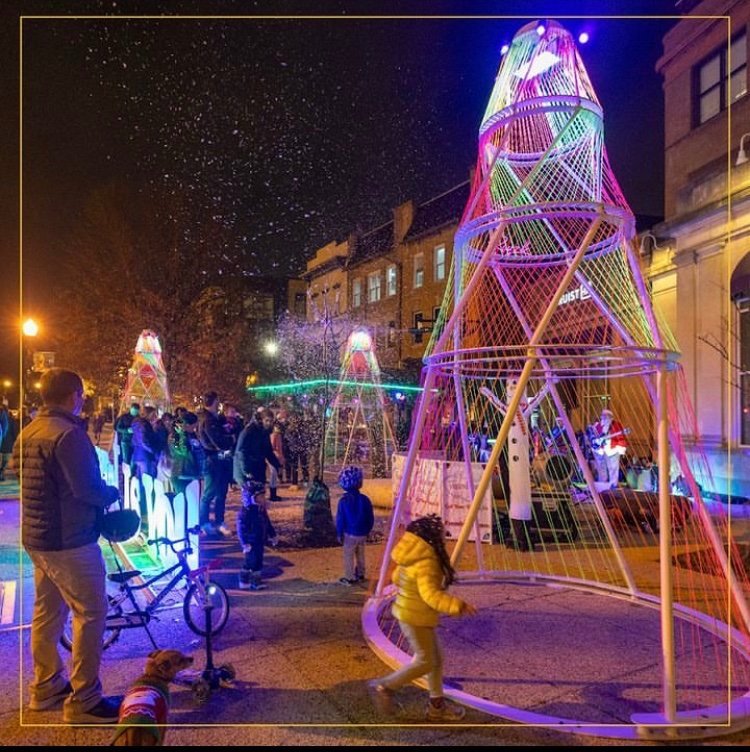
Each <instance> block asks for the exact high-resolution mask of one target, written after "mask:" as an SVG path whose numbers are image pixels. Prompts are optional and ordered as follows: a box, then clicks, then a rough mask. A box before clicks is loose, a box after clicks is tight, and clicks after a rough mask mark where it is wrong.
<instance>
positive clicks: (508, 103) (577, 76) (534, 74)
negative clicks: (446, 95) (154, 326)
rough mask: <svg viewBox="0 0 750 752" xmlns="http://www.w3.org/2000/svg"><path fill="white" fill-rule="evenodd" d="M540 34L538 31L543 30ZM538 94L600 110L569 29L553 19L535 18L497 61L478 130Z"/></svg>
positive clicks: (488, 125) (483, 131) (484, 129)
mask: <svg viewBox="0 0 750 752" xmlns="http://www.w3.org/2000/svg"><path fill="white" fill-rule="evenodd" d="M542 30H543V32H542V33H540V31H542ZM540 97H554V98H555V99H560V100H561V101H562V100H563V99H564V98H565V97H575V98H577V99H580V100H587V101H588V102H590V103H591V104H592V105H594V107H595V108H596V110H598V111H599V112H601V106H600V104H599V100H598V99H597V96H596V92H595V91H594V87H593V86H592V85H591V81H590V80H589V77H588V73H587V72H586V68H585V66H584V65H583V62H582V60H581V58H580V56H579V55H578V50H577V49H576V45H575V42H574V40H573V37H572V35H571V34H570V32H569V31H567V30H566V29H564V28H563V27H562V26H560V24H558V23H556V22H555V21H534V22H532V23H529V24H527V25H526V26H524V27H523V28H521V29H520V30H519V31H518V32H517V33H516V35H515V36H514V37H513V42H512V44H511V45H510V48H509V50H508V52H507V53H506V54H505V56H504V57H503V59H502V62H501V63H500V68H499V70H498V73H497V77H496V78H495V85H494V87H493V89H492V94H491V95H490V99H489V102H488V104H487V109H486V111H485V113H484V118H483V119H482V126H481V128H480V133H485V132H486V131H488V130H491V129H492V126H493V123H494V122H495V121H496V120H497V119H498V115H499V114H500V113H503V111H504V110H506V109H507V108H509V107H510V108H512V109H518V108H519V107H520V106H522V105H523V103H524V102H528V101H529V100H534V99H538V98H540Z"/></svg>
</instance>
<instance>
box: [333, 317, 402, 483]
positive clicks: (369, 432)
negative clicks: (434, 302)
mask: <svg viewBox="0 0 750 752" xmlns="http://www.w3.org/2000/svg"><path fill="white" fill-rule="evenodd" d="M393 450H394V438H393V428H392V425H391V417H390V412H389V401H388V399H387V397H386V396H385V392H384V391H383V387H382V383H381V380H380V366H379V365H378V359H377V357H376V355H375V347H374V344H373V341H372V337H371V335H370V333H369V332H368V331H367V330H366V329H355V330H354V331H353V332H352V333H351V334H350V335H349V339H348V340H347V343H346V348H345V350H344V359H343V362H342V364H341V374H340V377H339V384H338V386H337V388H336V393H335V395H334V397H333V400H332V402H331V414H330V416H329V419H328V423H327V426H326V434H325V458H326V466H327V470H328V471H329V472H332V473H336V472H338V470H340V469H341V468H342V467H344V466H345V465H350V464H357V465H361V466H362V467H363V469H364V470H365V475H366V476H370V477H386V476H387V475H389V474H390V468H391V455H392V454H393Z"/></svg>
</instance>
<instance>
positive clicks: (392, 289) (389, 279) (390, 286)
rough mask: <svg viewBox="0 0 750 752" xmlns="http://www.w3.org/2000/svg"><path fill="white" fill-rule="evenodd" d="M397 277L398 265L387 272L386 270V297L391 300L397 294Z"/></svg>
mask: <svg viewBox="0 0 750 752" xmlns="http://www.w3.org/2000/svg"><path fill="white" fill-rule="evenodd" d="M397 279H398V278H397V276H396V264H391V265H390V266H389V267H388V268H387V269H386V270H385V290H386V293H385V294H386V295H387V296H388V297H389V298H390V297H391V295H395V294H396V284H397Z"/></svg>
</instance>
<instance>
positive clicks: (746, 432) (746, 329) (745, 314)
mask: <svg viewBox="0 0 750 752" xmlns="http://www.w3.org/2000/svg"><path fill="white" fill-rule="evenodd" d="M737 307H738V310H739V318H740V326H739V335H740V390H741V397H740V410H741V411H742V412H741V414H740V444H742V445H744V446H750V298H745V299H744V300H741V301H739V302H738V304H737Z"/></svg>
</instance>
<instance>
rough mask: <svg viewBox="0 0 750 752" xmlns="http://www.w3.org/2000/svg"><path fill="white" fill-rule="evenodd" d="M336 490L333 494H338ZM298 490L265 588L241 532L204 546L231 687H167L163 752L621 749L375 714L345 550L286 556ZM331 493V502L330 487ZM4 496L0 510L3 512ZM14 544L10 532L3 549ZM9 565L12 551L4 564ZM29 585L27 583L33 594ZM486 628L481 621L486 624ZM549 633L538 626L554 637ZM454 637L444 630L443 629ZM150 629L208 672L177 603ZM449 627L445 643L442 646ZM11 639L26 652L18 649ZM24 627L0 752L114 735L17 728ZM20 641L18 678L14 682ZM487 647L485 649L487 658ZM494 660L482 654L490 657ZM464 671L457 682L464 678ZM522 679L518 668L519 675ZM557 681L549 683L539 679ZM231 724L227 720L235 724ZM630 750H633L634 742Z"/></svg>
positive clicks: (274, 508) (125, 653)
mask: <svg viewBox="0 0 750 752" xmlns="http://www.w3.org/2000/svg"><path fill="white" fill-rule="evenodd" d="M333 491H334V489H332V492H333ZM303 493H304V492H303V491H300V492H296V491H295V492H293V491H291V490H290V489H288V488H282V489H280V494H281V495H282V497H284V501H281V502H277V503H273V504H271V512H270V513H271V516H272V518H273V521H274V524H275V525H276V527H277V529H278V533H279V537H280V539H281V545H280V548H279V549H277V550H273V549H270V550H268V551H267V557H266V566H265V572H264V574H265V577H266V578H267V579H266V581H267V583H268V585H269V587H268V589H267V590H265V591H261V592H248V591H240V590H238V589H236V584H237V571H238V569H239V568H240V564H241V560H242V554H241V552H240V550H239V547H238V545H237V540H236V538H232V539H230V540H226V541H221V542H216V543H209V544H206V545H204V546H203V547H202V558H203V559H204V561H207V560H209V559H220V561H221V563H220V566H218V567H217V569H216V570H214V574H215V579H216V580H217V581H218V582H220V583H221V584H223V585H224V586H225V587H226V588H227V589H228V590H229V595H230V600H231V609H232V610H231V613H230V616H229V622H228V624H227V626H226V628H225V630H224V631H223V632H222V634H221V635H219V637H218V638H216V641H215V646H214V647H215V662H216V663H217V664H222V663H231V664H233V665H234V667H235V669H236V671H237V681H236V682H235V683H234V684H233V685H232V686H231V687H223V688H221V689H219V690H217V691H216V692H215V693H214V694H213V695H212V697H211V698H210V700H209V701H208V703H207V704H206V705H204V706H201V707H197V708H196V707H195V706H194V705H193V702H192V696H191V694H190V691H189V690H188V689H187V688H186V687H182V686H173V692H172V711H171V716H170V722H171V723H172V724H174V726H173V727H172V728H170V729H169V731H168V733H167V738H166V743H167V745H169V746H173V745H175V746H176V745H183V746H193V745H205V746H219V745H224V746H238V745H243V746H244V745H256V746H280V745H284V746H287V745H290V746H291V745H294V746H312V745H315V746H318V745H326V746H343V745H357V746H361V745H389V746H390V745H398V746H401V745H414V746H448V745H452V746H455V745H461V746H468V745H478V746H479V745H481V746H490V745H492V746H496V745H529V746H531V745H534V746H536V745H540V746H541V745H544V746H548V745H549V746H552V745H555V746H593V745H605V746H622V745H624V744H626V743H627V742H625V741H617V740H608V739H596V738H593V737H586V736H576V735H571V734H563V733H560V732H559V731H557V730H555V729H550V728H544V727H536V728H534V727H521V726H512V725H508V724H503V723H498V722H497V719H494V718H491V717H489V716H486V715H484V714H482V713H480V712H478V711H475V710H471V709H469V710H468V711H467V714H466V718H465V721H464V724H467V726H466V727H464V726H462V727H451V726H435V725H432V724H427V723H426V722H425V721H424V719H423V715H422V713H423V709H424V703H425V696H426V693H425V692H424V690H421V689H418V688H416V687H410V688H407V689H405V690H404V691H403V697H402V700H403V702H404V706H405V712H404V714H403V715H402V716H399V718H398V719H396V720H395V721H394V722H392V723H390V724H388V723H385V724H384V721H388V719H383V718H381V717H379V716H377V715H376V714H375V712H374V711H373V708H372V706H371V704H370V700H369V697H368V694H367V690H366V681H367V680H368V679H371V678H373V677H376V676H379V675H383V674H384V673H386V671H387V669H386V667H385V666H384V664H383V663H381V661H380V660H379V659H378V658H377V657H376V656H375V655H374V653H373V652H372V651H371V650H370V648H369V647H368V646H367V644H366V643H365V640H364V638H363V637H362V631H361V626H360V617H361V610H362V606H363V604H364V601H365V599H366V598H367V591H366V589H365V588H361V587H349V586H344V585H341V584H339V583H338V579H339V577H340V576H341V574H342V572H341V567H342V562H341V549H340V548H338V547H336V548H319V549H300V548H293V547H292V544H294V543H295V540H296V536H295V531H298V530H299V529H300V528H301V518H302V496H303ZM333 495H334V497H335V498H337V497H338V494H336V493H333ZM11 503H12V504H15V502H2V506H0V510H3V511H5V510H7V509H8V508H7V507H6V506H5V505H7V504H11ZM238 504H239V499H238V495H237V494H236V492H235V493H233V494H232V495H231V496H230V503H229V505H228V514H227V523H228V525H229V527H230V528H233V527H234V520H235V517H236V512H237V508H238ZM386 522H387V518H386V517H385V516H383V515H380V514H379V515H378V518H377V522H376V530H375V535H374V537H375V538H378V537H379V536H382V533H383V532H384V530H385V525H386ZM7 540H8V530H7V528H6V529H5V530H4V531H3V541H4V542H7ZM382 546H383V544H382V537H381V542H379V543H373V544H369V545H368V547H367V564H368V574H369V575H370V577H371V580H370V582H371V583H372V582H373V581H374V579H375V577H376V575H377V571H376V567H377V565H378V563H379V560H380V556H381V554H382ZM6 560H7V557H6ZM28 584H29V583H28V580H27V582H26V585H27V587H28ZM480 622H481V623H480ZM548 624H549V623H547V625H546V627H545V628H546V629H547V630H548V631H549V630H550V629H551V627H550V626H548ZM490 626H491V625H490V624H489V622H487V621H486V620H477V624H476V627H477V629H479V630H480V631H482V632H484V634H483V635H478V638H483V639H494V638H493V637H492V635H491V634H490V632H489V631H488V630H490ZM449 629H450V627H449ZM153 633H154V636H155V638H156V641H157V643H158V644H159V645H160V646H162V647H174V648H179V649H182V650H184V651H186V652H192V653H193V655H194V656H195V662H196V667H197V668H202V667H203V665H204V662H205V654H204V651H203V648H202V643H201V642H200V641H199V640H198V639H197V638H196V635H194V634H193V633H192V632H190V631H189V630H188V629H187V627H186V626H185V625H184V623H183V620H182V614H181V610H180V609H173V610H168V611H165V612H164V613H163V614H162V617H161V619H160V621H158V622H156V623H153ZM448 634H449V633H446V635H445V637H446V638H448ZM19 636H20V637H21V645H20V646H19ZM28 639H29V631H28V629H24V630H20V631H19V630H18V629H16V630H13V631H10V632H0V660H2V661H3V663H4V665H5V666H6V673H5V676H6V691H5V692H4V693H3V694H2V696H0V739H2V744H3V745H13V744H19V745H31V744H33V745H47V746H52V745H75V746H79V745H86V746H88V745H99V744H107V743H109V740H110V739H111V735H112V732H111V730H110V729H106V728H105V729H102V728H89V729H81V728H79V729H71V728H68V727H66V726H63V725H62V724H61V713H60V711H52V712H47V713H31V712H29V711H24V712H23V714H22V722H23V726H21V725H20V721H21V714H20V713H19V706H20V705H21V704H22V703H21V701H20V699H19V691H18V690H19V687H21V691H22V695H23V705H24V706H25V703H26V701H27V698H28V693H27V690H26V685H27V684H28V675H29V672H30V671H31V662H30V657H29V649H28ZM19 647H20V649H21V651H22V652H21V653H20V656H21V657H22V664H21V665H22V668H23V672H24V678H23V680H22V681H21V680H20V677H19ZM150 649H151V647H150V644H149V642H148V639H147V637H146V635H145V634H144V633H143V630H130V631H125V632H123V633H122V635H121V637H120V640H119V641H118V642H117V643H116V644H115V645H113V646H112V647H111V648H110V649H109V650H107V651H106V653H105V656H104V661H103V666H102V680H103V683H104V689H105V692H107V693H112V694H114V693H121V692H123V691H124V689H125V688H126V687H127V685H128V684H129V683H130V682H132V681H133V680H134V679H135V678H137V677H138V676H139V674H140V673H141V671H142V668H143V664H144V662H145V656H146V655H147V654H148V652H149V651H150ZM490 654H491V651H488V653H487V655H490ZM488 660H489V659H488ZM496 660H497V656H494V657H493V658H492V664H491V665H490V664H489V663H488V664H487V665H486V666H485V669H486V670H488V671H490V672H491V673H493V674H497V675H498V676H502V677H505V679H506V680H507V681H505V682H504V683H505V684H508V688H509V691H510V692H511V693H517V694H518V695H521V694H522V693H524V692H527V691H528V688H529V686H532V685H538V684H539V682H538V680H537V679H534V680H533V681H530V680H529V675H528V672H527V673H526V674H524V671H523V666H524V656H523V655H522V654H520V653H519V652H518V651H516V652H515V654H513V655H505V656H504V658H502V662H501V663H497V662H496ZM473 668H474V667H472V666H467V667H466V670H465V672H464V673H466V674H467V676H460V675H457V674H456V672H455V669H453V670H452V673H449V676H450V678H451V680H452V681H454V682H456V681H459V682H460V681H468V680H469V679H468V678H467V677H468V676H469V675H471V674H472V671H473ZM519 672H520V673H519ZM547 678H548V679H549V681H548V682H547V684H548V685H549V684H553V683H554V682H555V677H547ZM232 724H235V725H232ZM747 738H749V737H748V734H744V735H740V734H737V735H735V737H730V738H729V739H719V740H718V741H717V742H714V743H715V744H716V743H718V744H725V745H733V744H735V745H736V744H739V743H746V741H747ZM628 744H629V743H628Z"/></svg>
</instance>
